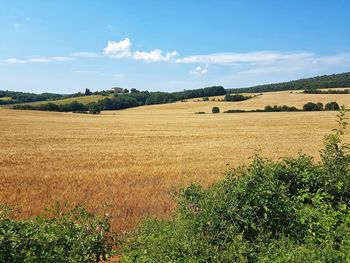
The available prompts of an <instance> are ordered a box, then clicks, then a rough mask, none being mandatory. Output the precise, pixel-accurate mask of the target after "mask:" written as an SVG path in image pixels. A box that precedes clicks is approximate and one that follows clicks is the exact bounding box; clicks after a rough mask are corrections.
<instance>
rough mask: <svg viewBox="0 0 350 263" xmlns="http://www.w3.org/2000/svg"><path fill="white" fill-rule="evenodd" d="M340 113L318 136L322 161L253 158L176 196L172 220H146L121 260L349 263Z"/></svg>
mask: <svg viewBox="0 0 350 263" xmlns="http://www.w3.org/2000/svg"><path fill="white" fill-rule="evenodd" d="M344 112H345V111H344V110H343V111H342V112H341V114H340V120H339V127H340V128H339V129H338V130H337V131H336V132H335V133H334V134H331V135H329V136H326V137H325V141H324V142H325V148H324V149H323V150H322V152H321V162H315V161H314V160H313V158H312V157H309V156H306V155H303V154H301V155H299V156H298V157H296V158H285V159H283V160H280V161H278V162H272V161H268V160H265V159H262V158H261V157H255V158H254V159H253V162H252V164H251V165H249V166H243V167H240V168H237V169H233V170H230V171H228V172H227V174H226V176H225V178H224V179H223V180H222V181H221V182H218V183H216V184H214V185H212V186H211V187H209V188H207V189H205V188H203V187H201V186H199V185H191V186H189V187H187V188H185V189H183V190H181V191H180V192H179V193H178V194H177V199H178V210H177V213H176V214H175V215H174V217H173V218H172V219H170V220H148V221H146V222H145V223H144V225H143V226H142V227H141V228H140V229H139V230H138V231H136V232H135V234H134V236H133V237H132V238H130V239H128V242H127V243H126V244H125V246H124V247H123V262H249V263H250V262H252V263H253V262H254V263H255V262H264V263H265V262H266V263H267V262H279V263H282V262H295V263H304V262H331V263H339V262H340V263H342V262H344V263H345V262H348V261H349V258H350V213H349V211H350V169H349V166H350V155H349V152H348V147H347V145H346V144H344V143H343V142H342V141H341V135H342V134H343V133H344V127H345V125H346V122H345V120H344Z"/></svg>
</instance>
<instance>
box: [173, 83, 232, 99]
mask: <svg viewBox="0 0 350 263" xmlns="http://www.w3.org/2000/svg"><path fill="white" fill-rule="evenodd" d="M172 94H173V95H174V96H175V97H176V100H185V99H194V98H202V97H210V96H219V95H225V94H226V90H225V89H224V87H222V86H212V87H206V88H203V89H193V90H184V91H179V92H173V93H172Z"/></svg>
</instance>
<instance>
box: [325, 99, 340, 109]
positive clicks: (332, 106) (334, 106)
mask: <svg viewBox="0 0 350 263" xmlns="http://www.w3.org/2000/svg"><path fill="white" fill-rule="evenodd" d="M339 108H340V107H339V104H338V103H336V102H335V101H332V102H328V103H327V104H326V105H325V106H324V109H325V110H339Z"/></svg>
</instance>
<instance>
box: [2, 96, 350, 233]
mask: <svg viewBox="0 0 350 263" xmlns="http://www.w3.org/2000/svg"><path fill="white" fill-rule="evenodd" d="M333 100H334V101H337V102H338V103H339V104H345V105H348V106H350V95H311V94H308V95H306V94H299V93H289V92H273V93H264V94H263V95H261V96H257V97H255V98H253V99H250V100H247V101H244V102H218V101H215V102H212V101H210V102H192V101H190V102H178V103H173V104H167V105H155V106H145V107H139V108H133V109H128V110H122V111H109V112H103V113H102V114H101V115H80V114H73V113H54V112H35V111H15V110H9V109H0V203H5V204H9V205H12V206H15V207H17V208H19V209H20V210H21V211H22V213H21V214H20V217H28V216H34V215H37V214H38V213H39V212H41V211H42V210H43V209H44V208H45V207H49V206H51V205H53V204H54V203H55V202H56V201H68V202H69V203H71V204H72V205H73V204H76V203H81V204H84V205H86V206H87V207H88V208H89V209H96V208H97V207H101V206H102V205H103V204H109V205H111V208H110V211H111V213H112V216H113V219H112V225H113V228H114V230H127V229H130V228H133V227H135V226H136V225H137V224H138V223H139V222H140V221H141V220H142V219H143V218H145V217H148V216H156V217H166V216H168V215H170V213H171V211H173V210H174V208H175V202H174V201H173V200H172V199H171V196H170V193H171V192H172V191H176V190H177V189H179V187H181V186H185V185H188V184H189V183H191V182H196V183H200V184H202V185H204V186H208V185H210V184H212V183H214V182H216V181H217V180H218V179H220V178H222V177H223V175H224V172H225V169H227V165H229V166H231V167H235V166H238V165H240V164H243V163H248V162H249V157H250V156H252V155H253V154H255V153H257V152H258V153H260V154H261V155H262V156H264V157H268V158H271V159H278V158H280V157H285V156H295V155H297V154H298V152H299V151H302V152H304V153H306V154H311V155H313V156H315V157H316V156H318V151H319V149H321V147H322V138H323V136H324V135H325V134H327V133H329V132H330V131H331V129H332V128H334V127H335V126H336V122H335V121H336V114H337V113H336V112H284V113H239V114H205V115H196V114H194V112H197V111H205V112H210V111H211V107H212V106H219V107H220V109H221V111H224V110H228V109H257V108H263V107H265V106H266V105H268V104H270V105H274V104H277V105H283V104H286V105H288V106H297V107H302V105H303V104H304V103H306V102H308V101H312V102H323V103H326V102H329V101H333ZM346 139H350V137H349V136H347V137H346ZM348 141H349V140H348Z"/></svg>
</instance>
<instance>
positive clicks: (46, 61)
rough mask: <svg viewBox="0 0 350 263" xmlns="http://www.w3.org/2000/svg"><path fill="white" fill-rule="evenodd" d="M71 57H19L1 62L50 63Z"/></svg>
mask: <svg viewBox="0 0 350 263" xmlns="http://www.w3.org/2000/svg"><path fill="white" fill-rule="evenodd" d="M70 60H72V58H70V57H49V58H29V59H18V58H8V59H2V60H0V62H2V63H7V64H28V63H48V62H53V61H58V62H63V61H70Z"/></svg>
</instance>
